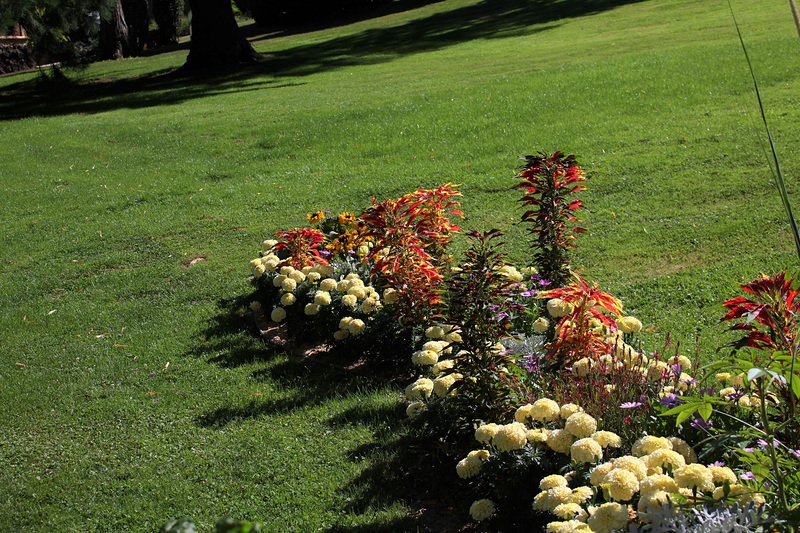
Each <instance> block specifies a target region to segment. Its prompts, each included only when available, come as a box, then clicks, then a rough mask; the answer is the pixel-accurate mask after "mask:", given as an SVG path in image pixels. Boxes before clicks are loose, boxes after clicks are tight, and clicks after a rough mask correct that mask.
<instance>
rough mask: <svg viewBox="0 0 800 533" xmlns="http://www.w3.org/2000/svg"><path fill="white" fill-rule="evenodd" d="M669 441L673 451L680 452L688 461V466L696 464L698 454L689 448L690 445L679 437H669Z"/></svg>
mask: <svg viewBox="0 0 800 533" xmlns="http://www.w3.org/2000/svg"><path fill="white" fill-rule="evenodd" d="M667 440H668V441H669V442H670V444H672V449H673V450H675V451H676V452H678V453H679V454H681V455H682V456H683V458H684V459H686V464H691V463H696V462H697V454H696V453H695V451H694V450H693V449H692V447H691V446H689V443H688V442H686V441H685V440H683V439H681V438H679V437H667Z"/></svg>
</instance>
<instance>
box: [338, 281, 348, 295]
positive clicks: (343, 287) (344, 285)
mask: <svg viewBox="0 0 800 533" xmlns="http://www.w3.org/2000/svg"><path fill="white" fill-rule="evenodd" d="M349 288H350V281H349V280H346V279H343V280H341V281H337V282H336V290H337V291H338V292H347V289H349Z"/></svg>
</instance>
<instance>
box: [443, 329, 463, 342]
mask: <svg viewBox="0 0 800 533" xmlns="http://www.w3.org/2000/svg"><path fill="white" fill-rule="evenodd" d="M442 340H444V341H445V342H447V343H451V342H462V340H463V339H462V338H461V333H459V332H458V331H451V332H449V333H447V334H445V336H444V337H443V338H442Z"/></svg>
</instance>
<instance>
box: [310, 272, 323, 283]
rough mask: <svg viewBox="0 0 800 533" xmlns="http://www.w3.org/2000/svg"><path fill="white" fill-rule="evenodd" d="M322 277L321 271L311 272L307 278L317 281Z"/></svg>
mask: <svg viewBox="0 0 800 533" xmlns="http://www.w3.org/2000/svg"><path fill="white" fill-rule="evenodd" d="M320 278H322V275H321V274H320V273H319V272H309V273H308V275H306V279H307V280H308V281H309V282H310V283H316V282H318V281H319V280H320Z"/></svg>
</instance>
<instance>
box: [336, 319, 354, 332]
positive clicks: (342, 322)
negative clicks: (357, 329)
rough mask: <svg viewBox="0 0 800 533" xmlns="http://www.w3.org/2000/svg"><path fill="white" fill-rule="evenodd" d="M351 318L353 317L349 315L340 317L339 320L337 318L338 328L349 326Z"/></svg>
mask: <svg viewBox="0 0 800 533" xmlns="http://www.w3.org/2000/svg"><path fill="white" fill-rule="evenodd" d="M353 320H354V318H353V317H351V316H345V317H342V318H341V320H339V329H347V326H349V325H350V322H352V321H353Z"/></svg>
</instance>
